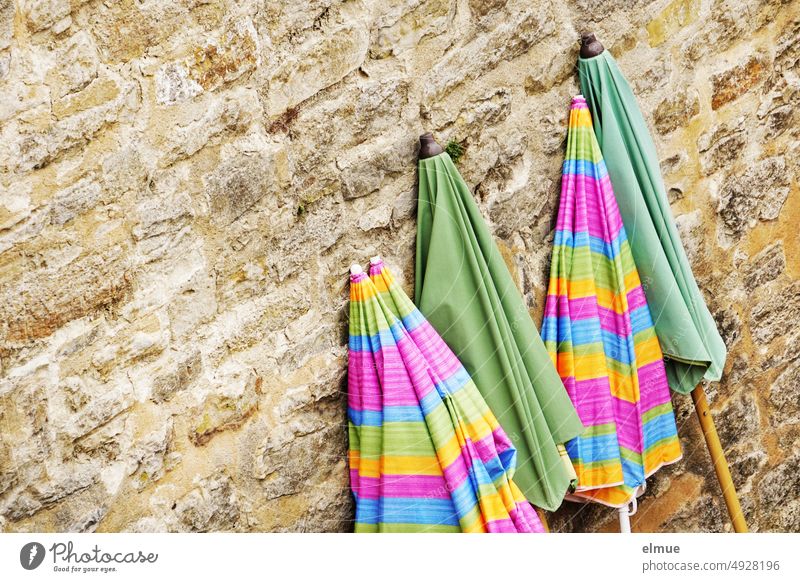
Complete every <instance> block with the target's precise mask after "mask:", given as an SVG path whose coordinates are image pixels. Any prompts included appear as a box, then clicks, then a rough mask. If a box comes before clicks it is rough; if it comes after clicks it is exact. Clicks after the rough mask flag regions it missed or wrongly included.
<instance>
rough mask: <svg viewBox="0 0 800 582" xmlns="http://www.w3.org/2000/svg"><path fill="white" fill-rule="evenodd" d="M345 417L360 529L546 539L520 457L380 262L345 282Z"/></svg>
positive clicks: (466, 377)
mask: <svg viewBox="0 0 800 582" xmlns="http://www.w3.org/2000/svg"><path fill="white" fill-rule="evenodd" d="M350 281H351V282H350V342H349V357H348V418H349V423H348V427H349V438H350V451H349V458H350V486H351V488H352V491H353V495H354V497H355V501H356V523H355V531H356V532H458V531H464V532H543V531H544V528H543V527H542V523H541V521H540V520H539V516H538V515H537V514H536V511H535V510H534V509H533V507H532V506H531V505H530V504H529V503H528V502H527V501H526V500H525V497H524V495H523V494H522V492H521V491H520V490H519V488H518V487H517V486H516V485H515V484H514V481H513V480H512V477H513V475H514V467H515V463H516V451H515V450H514V447H513V446H512V444H511V442H510V441H509V439H508V437H507V436H506V434H505V432H503V429H502V428H501V427H500V426H499V425H498V423H497V419H496V418H495V417H494V415H493V414H492V413H491V411H490V410H489V408H488V407H487V405H486V403H485V402H484V400H483V398H481V395H480V394H479V393H478V391H477V389H476V388H475V384H474V383H473V382H472V380H471V379H470V377H469V374H467V372H466V370H465V369H464V367H463V366H462V365H461V363H460V362H459V361H458V359H457V358H456V356H455V355H454V354H453V352H452V351H450V349H449V348H448V347H447V345H446V344H445V343H444V341H442V338H440V337H439V335H438V334H437V333H436V332H435V331H434V329H433V328H432V327H431V326H430V324H429V323H428V322H427V321H426V320H425V318H424V317H423V316H422V314H421V313H420V312H419V310H418V309H417V308H416V307H415V306H414V304H413V303H412V302H411V300H410V299H409V298H408V296H407V295H406V294H405V293H404V292H403V290H402V289H401V288H400V286H399V285H397V284H396V283H395V280H394V277H392V275H391V273H390V272H389V271H388V269H386V267H384V265H383V263H382V261H380V260H378V259H374V260H373V264H372V265H371V267H370V276H369V277H367V275H366V274H364V273H363V272H361V271H360V268H357V269H356V268H354V269H353V271H352V274H351V277H350Z"/></svg>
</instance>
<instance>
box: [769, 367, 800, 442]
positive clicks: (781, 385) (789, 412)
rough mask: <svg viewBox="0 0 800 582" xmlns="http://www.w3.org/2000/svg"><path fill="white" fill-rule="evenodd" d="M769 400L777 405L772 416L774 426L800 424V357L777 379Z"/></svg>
mask: <svg viewBox="0 0 800 582" xmlns="http://www.w3.org/2000/svg"><path fill="white" fill-rule="evenodd" d="M769 402H770V404H771V405H772V406H774V407H775V413H774V415H772V416H770V421H771V423H772V425H773V426H776V427H780V426H787V425H796V424H800V359H798V360H796V361H795V363H793V364H791V365H790V366H789V367H788V368H786V369H785V370H784V371H783V372H782V373H781V374H780V376H778V377H777V378H776V379H775V382H774V383H773V384H772V388H771V389H770V393H769Z"/></svg>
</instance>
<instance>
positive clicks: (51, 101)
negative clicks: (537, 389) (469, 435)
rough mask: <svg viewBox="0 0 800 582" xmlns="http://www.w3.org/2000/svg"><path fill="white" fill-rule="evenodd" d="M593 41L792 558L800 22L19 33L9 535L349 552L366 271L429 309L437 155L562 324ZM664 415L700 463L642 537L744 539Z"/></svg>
mask: <svg viewBox="0 0 800 582" xmlns="http://www.w3.org/2000/svg"><path fill="white" fill-rule="evenodd" d="M585 29H591V30H594V31H595V32H596V33H597V35H598V37H599V38H600V40H601V41H602V42H603V43H604V44H605V45H606V47H608V48H609V49H610V50H611V51H612V52H613V54H614V55H615V56H616V57H617V59H618V61H619V63H620V65H621V67H622V68H623V70H624V71H625V72H626V74H627V75H628V78H629V79H630V81H631V83H632V85H633V87H634V89H635V90H636V92H637V94H638V96H639V99H640V101H641V104H642V108H643V110H644V112H645V114H646V116H647V118H648V122H649V123H650V124H651V127H652V129H653V135H654V137H655V140H656V144H657V147H658V149H659V152H660V154H661V158H662V166H663V170H664V173H665V176H666V183H667V188H668V189H669V195H670V197H671V203H672V208H673V211H674V213H675V215H676V217H677V221H678V224H679V225H680V229H681V232H682V234H683V235H684V237H685V239H684V240H685V244H686V246H687V248H688V252H689V255H690V257H691V260H692V263H693V266H694V268H695V272H696V275H697V278H698V280H699V283H700V285H701V287H702V289H703V291H704V292H705V295H706V297H707V300H708V302H709V304H710V307H711V309H712V312H713V313H714V315H715V317H716V319H717V321H718V323H719V325H720V327H721V329H722V331H723V335H724V337H725V340H726V342H727V344H728V346H729V349H730V358H729V361H728V365H727V366H726V372H725V378H724V380H723V382H721V383H720V384H714V385H711V386H708V390H709V393H710V396H711V398H712V400H713V409H714V412H715V416H716V419H717V422H718V425H719V428H720V436H721V438H722V441H723V444H724V446H725V449H726V452H727V454H728V456H729V459H730V461H731V465H732V470H733V473H734V476H735V480H736V484H737V486H738V487H739V489H740V491H741V496H742V502H743V505H744V508H745V511H746V513H747V518H748V520H749V522H750V524H751V526H752V529H754V530H759V531H774V530H793V531H800V499H799V498H800V473H798V471H797V466H798V462H799V461H800V440H799V439H798V436H799V435H800V405H799V404H798V403H799V402H800V390H799V389H798V385H799V384H800V358H798V349H797V345H798V342H800V327H798V325H797V322H798V321H799V320H800V259H799V258H798V257H800V236H798V227H797V222H798V218H800V193H798V185H797V182H798V181H797V178H798V174H800V162H798V160H800V156H799V155H798V154H800V142H799V141H798V133H800V129H799V128H798V119H799V118H800V114H798V112H797V111H798V107H800V3H798V2H796V1H793V0H788V1H783V2H781V1H780V0H740V1H737V0H671V1H667V0H658V1H654V2H648V1H646V0H571V1H565V2H556V1H552V2H551V1H547V0H507V1H506V0H308V1H305V2H290V1H287V0H283V1H265V0H243V1H234V0H177V1H169V2H167V1H160V0H106V1H104V2H101V1H99V0H16V1H14V2H12V0H0V95H1V96H2V99H1V100H0V185H2V196H1V197H0V281H1V282H2V285H0V435H2V438H1V439H0V529H2V530H5V531H37V530H45V531H95V530H96V531H164V530H167V531H209V530H233V531H346V530H348V529H349V528H350V527H351V526H350V521H351V519H352V502H351V499H350V495H349V490H348V480H347V473H346V457H345V453H346V446H347V442H346V433H345V426H344V423H345V419H346V416H345V391H346V384H345V367H346V345H345V342H346V334H347V291H348V279H347V267H348V265H349V264H350V263H351V262H353V261H361V262H364V261H366V260H367V259H368V257H369V256H371V255H374V254H376V253H380V254H382V255H384V256H385V257H386V260H387V262H388V264H389V265H391V266H392V267H393V268H394V269H395V271H396V272H397V274H398V275H399V276H400V278H401V279H402V280H403V283H404V285H405V287H406V288H407V289H410V287H411V282H412V281H413V270H412V269H413V251H414V248H413V247H414V234H415V227H416V225H415V191H414V181H415V161H416V151H415V150H416V140H417V137H418V136H419V134H420V133H422V132H423V131H424V130H430V131H433V132H434V133H435V135H436V136H437V138H438V139H439V140H440V141H441V142H442V143H444V142H447V141H448V140H454V141H457V142H459V143H460V144H461V145H463V146H464V147H465V154H464V156H463V157H462V158H461V159H460V161H459V166H460V168H461V169H462V172H463V174H464V177H465V179H466V180H467V181H468V183H470V184H472V185H474V192H475V197H476V200H477V201H478V202H479V204H480V206H481V208H482V210H483V212H484V215H485V216H486V218H487V220H488V221H489V222H490V224H491V227H492V228H493V230H494V232H495V234H496V236H497V239H498V243H499V244H500V246H501V248H502V249H503V252H504V254H505V256H506V258H507V260H508V263H509V265H510V266H511V268H512V271H513V273H514V275H515V277H516V279H517V281H518V283H519V285H520V287H521V289H522V290H523V291H524V294H525V297H526V298H527V300H528V302H529V304H530V308H531V313H532V314H533V315H534V317H535V318H536V320H537V322H538V321H539V320H540V312H541V308H542V303H543V299H544V294H545V286H544V283H545V277H546V274H547V271H548V263H549V249H550V243H551V240H552V238H551V227H552V224H553V219H554V213H555V210H556V204H557V197H558V191H559V177H560V165H561V161H562V155H563V147H564V139H565V135H566V133H565V130H566V119H567V113H568V108H569V102H570V97H571V96H572V95H573V94H574V93H576V92H577V78H576V71H575V60H576V56H577V50H578V43H577V40H578V36H579V32H580V31H581V30H585ZM674 400H675V403H676V406H677V410H678V419H679V424H680V432H681V435H682V441H683V446H684V453H685V460H684V461H683V462H682V463H680V464H679V465H677V466H674V467H672V468H670V469H668V470H664V471H662V472H660V473H659V475H658V477H657V478H655V479H654V480H653V481H652V483H651V486H650V488H649V491H648V493H647V494H646V497H645V498H644V499H643V500H642V502H641V507H640V510H639V513H638V515H637V516H636V518H635V519H634V527H635V528H638V529H640V530H643V531H722V530H727V529H729V526H728V523H727V520H726V516H725V512H724V505H722V503H721V498H720V496H719V491H718V487H717V485H716V482H715V480H714V477H713V473H712V472H711V468H710V463H709V459H708V456H707V453H706V452H705V448H704V445H703V442H702V437H701V434H700V432H699V428H698V425H697V422H696V419H695V418H694V416H693V412H692V408H691V403H690V400H689V399H688V397H677V396H676V397H675V399H674ZM550 521H551V525H552V526H553V527H554V529H559V530H577V531H585V530H605V529H608V530H613V529H615V527H616V526H615V523H614V516H613V512H610V511H609V510H607V509H602V508H596V507H583V506H575V505H568V506H567V507H565V508H564V509H562V510H561V511H560V512H559V513H558V514H556V515H553V516H550Z"/></svg>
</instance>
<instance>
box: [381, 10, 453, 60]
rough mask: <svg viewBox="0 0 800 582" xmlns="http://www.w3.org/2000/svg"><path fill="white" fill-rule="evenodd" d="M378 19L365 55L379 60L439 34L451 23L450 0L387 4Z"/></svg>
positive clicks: (397, 53)
mask: <svg viewBox="0 0 800 582" xmlns="http://www.w3.org/2000/svg"><path fill="white" fill-rule="evenodd" d="M388 4H389V5H390V7H389V9H388V10H387V12H385V13H384V14H382V15H381V17H380V18H379V19H378V22H377V26H376V31H375V32H374V33H373V40H372V43H371V45H370V49H369V55H370V57H372V58H374V59H383V58H386V57H389V56H394V55H399V54H401V53H403V52H405V51H407V50H409V49H412V48H414V47H416V46H417V45H418V44H419V42H420V41H421V40H422V39H424V38H425V37H426V36H428V35H432V34H436V33H439V32H442V31H443V30H444V29H445V28H446V27H447V26H448V25H449V24H450V23H451V22H452V20H453V16H454V15H455V8H456V3H455V2H454V1H453V0H399V1H396V2H389V3H388Z"/></svg>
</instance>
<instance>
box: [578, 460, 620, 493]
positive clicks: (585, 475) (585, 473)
mask: <svg viewBox="0 0 800 582" xmlns="http://www.w3.org/2000/svg"><path fill="white" fill-rule="evenodd" d="M574 467H575V473H577V474H578V487H597V486H600V485H604V484H606V483H619V482H620V481H623V480H624V479H625V477H624V475H623V474H622V464H621V463H615V464H614V465H610V466H609V465H604V466H601V467H588V466H584V465H583V463H574Z"/></svg>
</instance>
